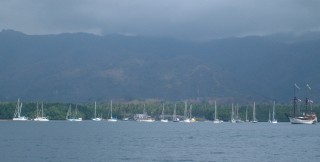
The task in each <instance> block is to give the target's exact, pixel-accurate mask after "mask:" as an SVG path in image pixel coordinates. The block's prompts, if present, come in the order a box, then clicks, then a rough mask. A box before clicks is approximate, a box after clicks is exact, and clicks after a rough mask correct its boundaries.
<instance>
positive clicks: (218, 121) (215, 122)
mask: <svg viewBox="0 0 320 162" xmlns="http://www.w3.org/2000/svg"><path fill="white" fill-rule="evenodd" d="M222 122H223V121H222V120H219V119H218V111H217V102H216V101H214V120H213V123H214V124H219V123H222Z"/></svg>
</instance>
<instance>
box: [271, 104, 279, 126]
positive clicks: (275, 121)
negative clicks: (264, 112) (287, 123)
mask: <svg viewBox="0 0 320 162" xmlns="http://www.w3.org/2000/svg"><path fill="white" fill-rule="evenodd" d="M275 109H276V102H275V101H273V107H272V120H271V123H272V124H277V123H278V121H277V119H276V118H275V114H276V112H275V111H276V110H275Z"/></svg>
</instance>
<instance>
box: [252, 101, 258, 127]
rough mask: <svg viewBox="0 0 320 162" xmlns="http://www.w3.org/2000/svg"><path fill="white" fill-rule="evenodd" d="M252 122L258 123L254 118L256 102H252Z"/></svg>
mask: <svg viewBox="0 0 320 162" xmlns="http://www.w3.org/2000/svg"><path fill="white" fill-rule="evenodd" d="M251 122H252V123H258V120H257V118H256V103H255V102H253V110H252V121H251Z"/></svg>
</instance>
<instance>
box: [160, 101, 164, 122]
mask: <svg viewBox="0 0 320 162" xmlns="http://www.w3.org/2000/svg"><path fill="white" fill-rule="evenodd" d="M161 116H162V119H164V103H163V104H162V113H161Z"/></svg>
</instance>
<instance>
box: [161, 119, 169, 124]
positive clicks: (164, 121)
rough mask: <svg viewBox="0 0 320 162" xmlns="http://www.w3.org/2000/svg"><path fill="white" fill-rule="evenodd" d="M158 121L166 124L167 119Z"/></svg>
mask: <svg viewBox="0 0 320 162" xmlns="http://www.w3.org/2000/svg"><path fill="white" fill-rule="evenodd" d="M160 121H161V122H163V123H168V122H169V121H168V119H161V120H160Z"/></svg>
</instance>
